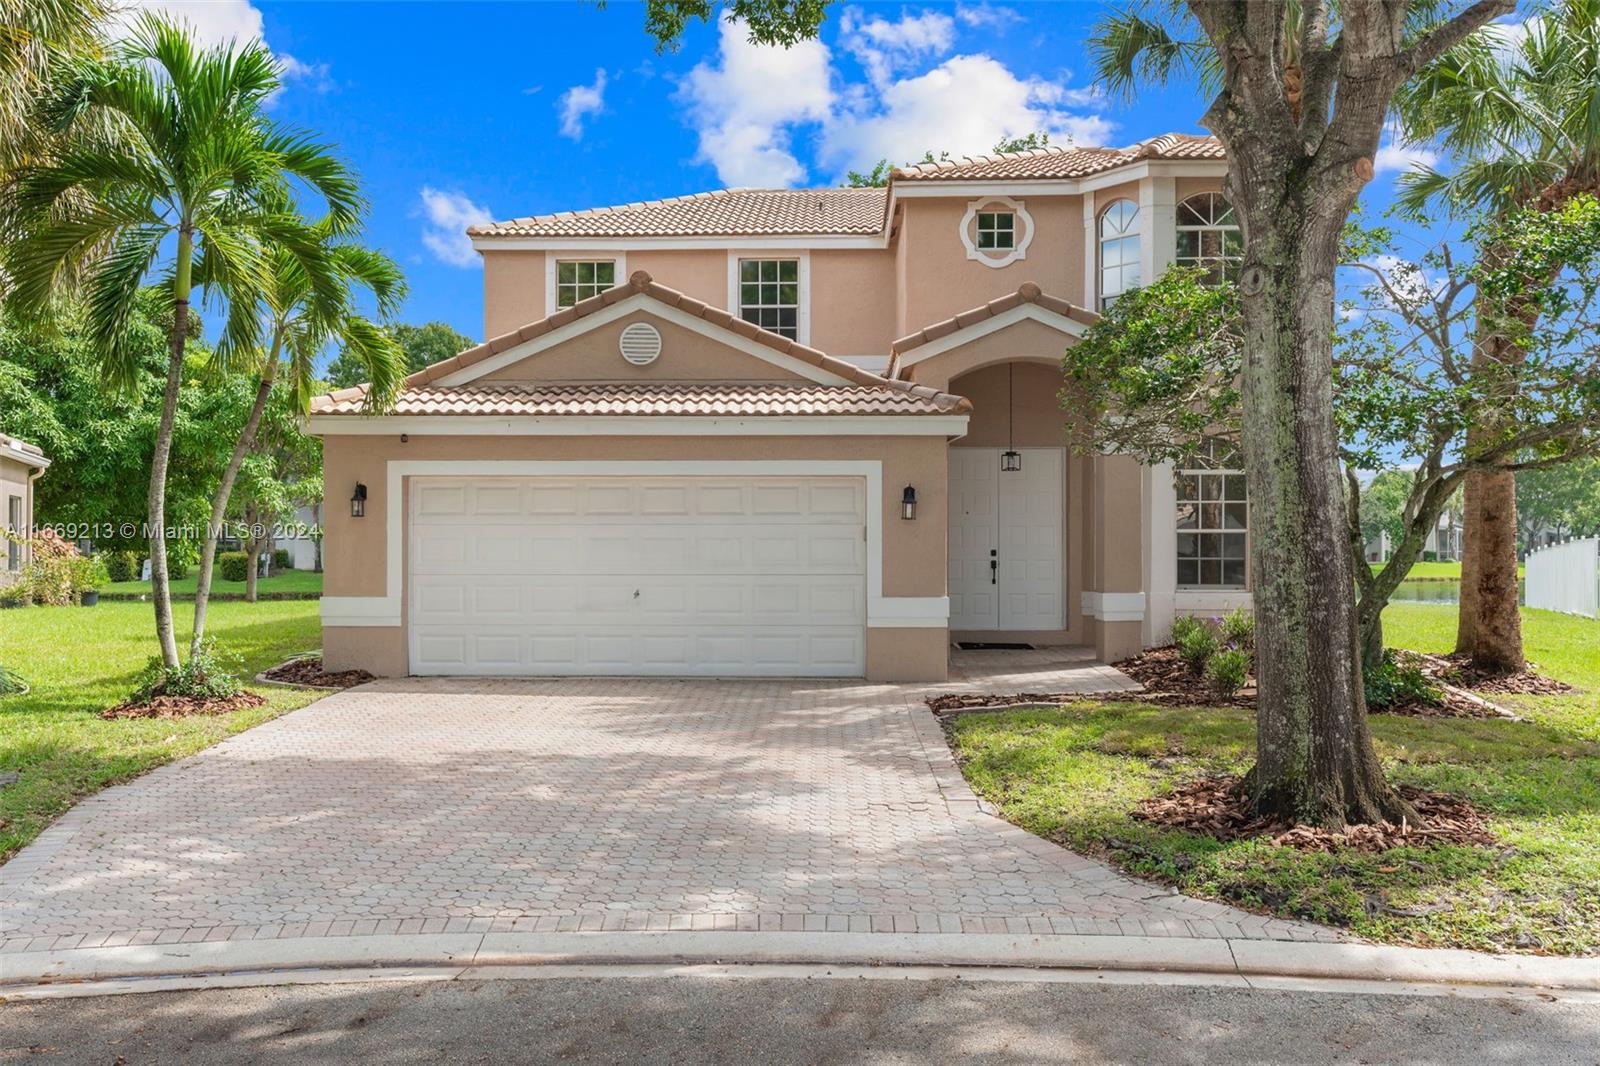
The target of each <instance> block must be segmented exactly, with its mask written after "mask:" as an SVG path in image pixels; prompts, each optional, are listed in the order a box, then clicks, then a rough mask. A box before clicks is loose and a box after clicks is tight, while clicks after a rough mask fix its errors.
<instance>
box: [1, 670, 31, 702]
mask: <svg viewBox="0 0 1600 1066" xmlns="http://www.w3.org/2000/svg"><path fill="white" fill-rule="evenodd" d="M26 691H28V683H27V682H26V681H24V680H22V675H20V674H17V673H15V672H13V671H11V670H7V669H6V668H5V664H3V663H0V696H19V695H21V694H22V693H24V692H26Z"/></svg>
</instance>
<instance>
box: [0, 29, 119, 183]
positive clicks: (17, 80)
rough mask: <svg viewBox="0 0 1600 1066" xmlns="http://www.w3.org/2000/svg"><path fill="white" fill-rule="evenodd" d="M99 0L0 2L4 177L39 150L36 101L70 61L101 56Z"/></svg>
mask: <svg viewBox="0 0 1600 1066" xmlns="http://www.w3.org/2000/svg"><path fill="white" fill-rule="evenodd" d="M105 15H106V5H105V4H104V3H101V2H100V0H0V173H10V172H11V171H12V170H13V168H15V167H16V166H17V165H18V164H19V163H21V162H22V161H23V160H25V159H26V158H27V157H28V155H29V154H30V152H32V151H34V150H36V149H37V147H38V142H39V133H40V132H41V131H40V130H39V127H38V126H37V124H36V121H35V120H36V119H37V117H38V116H37V113H36V106H35V105H36V104H37V102H38V101H39V100H40V99H42V98H43V97H44V96H46V95H47V94H48V93H49V91H50V89H51V81H52V78H53V76H54V75H55V73H56V72H57V71H58V70H59V69H60V68H61V65H62V64H63V62H64V61H66V60H67V59H68V58H69V57H72V56H85V55H89V56H92V55H97V54H99V51H100V48H101V40H100V37H99V34H98V32H97V31H98V26H99V24H100V22H101V20H103V19H104V18H105Z"/></svg>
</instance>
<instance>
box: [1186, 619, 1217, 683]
mask: <svg viewBox="0 0 1600 1066" xmlns="http://www.w3.org/2000/svg"><path fill="white" fill-rule="evenodd" d="M1220 647H1221V643H1220V642H1219V641H1218V640H1217V631H1216V630H1215V629H1212V628H1211V627H1210V626H1208V625H1206V624H1205V623H1204V622H1201V623H1200V625H1199V627H1198V628H1195V629H1190V630H1187V631H1186V632H1185V633H1184V635H1183V639H1182V640H1180V641H1179V642H1178V656H1179V658H1181V659H1182V660H1183V661H1184V662H1185V663H1187V664H1188V665H1189V669H1190V670H1191V671H1192V672H1194V673H1196V674H1204V673H1205V671H1206V663H1208V662H1209V661H1210V660H1211V657H1212V656H1213V655H1215V654H1216V653H1217V651H1218V649H1219V648H1220Z"/></svg>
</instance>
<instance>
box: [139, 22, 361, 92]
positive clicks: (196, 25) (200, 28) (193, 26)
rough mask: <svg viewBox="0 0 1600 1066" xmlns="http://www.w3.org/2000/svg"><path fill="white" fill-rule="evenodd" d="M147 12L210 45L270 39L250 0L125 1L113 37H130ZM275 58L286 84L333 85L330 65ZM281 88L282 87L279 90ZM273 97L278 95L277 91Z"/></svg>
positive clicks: (325, 87) (316, 87) (285, 56)
mask: <svg viewBox="0 0 1600 1066" xmlns="http://www.w3.org/2000/svg"><path fill="white" fill-rule="evenodd" d="M145 11H149V12H153V13H155V14H158V15H164V16H166V17H167V18H169V19H171V20H173V21H175V22H178V23H180V24H182V25H185V26H187V27H188V28H189V30H190V32H191V33H192V34H193V35H194V39H195V40H196V41H197V42H199V43H200V44H201V45H203V46H204V47H207V48H215V47H217V46H219V45H227V44H246V43H248V42H250V41H261V42H262V43H266V39H267V38H266V31H265V24H264V22H263V20H262V17H261V12H260V10H258V9H257V8H256V7H255V6H253V5H252V4H251V3H250V2H249V0H124V2H123V3H122V5H121V6H120V7H118V8H117V10H116V11H115V12H114V13H113V14H112V16H111V20H110V22H109V24H108V25H109V27H110V34H111V36H112V37H113V38H122V37H126V36H128V35H129V34H130V33H131V32H132V30H133V26H134V23H135V21H136V20H137V19H138V17H139V15H140V14H141V13H142V12H145ZM275 58H276V59H277V60H278V62H279V64H281V65H282V67H283V71H282V81H283V84H284V86H287V85H288V84H289V83H290V82H301V83H304V84H305V85H307V86H309V87H310V88H311V89H313V90H314V91H316V92H319V93H325V92H329V91H330V90H332V89H333V88H334V81H333V77H332V75H331V73H330V71H329V68H328V64H326V63H307V62H304V61H302V60H300V59H298V58H296V57H295V56H292V55H290V54H289V53H288V52H279V53H276V54H275ZM282 91H283V90H282V89H281V88H280V89H279V90H278V92H282ZM273 96H274V97H276V96H277V93H274V94H273ZM268 103H269V104H270V103H271V101H270V100H269V101H268Z"/></svg>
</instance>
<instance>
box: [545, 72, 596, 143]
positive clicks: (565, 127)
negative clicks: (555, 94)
mask: <svg viewBox="0 0 1600 1066" xmlns="http://www.w3.org/2000/svg"><path fill="white" fill-rule="evenodd" d="M556 106H558V107H559V108H560V109H561V136H563V137H570V138H571V139H572V140H574V141H577V140H582V139H583V123H584V120H586V119H588V118H589V117H590V116H592V115H598V114H600V112H602V111H604V110H605V108H606V72H605V70H604V69H599V70H596V71H595V72H594V84H593V85H574V86H573V87H572V88H570V89H568V90H567V91H566V92H564V93H562V94H561V99H560V100H559V101H558V102H557V105H556Z"/></svg>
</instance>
